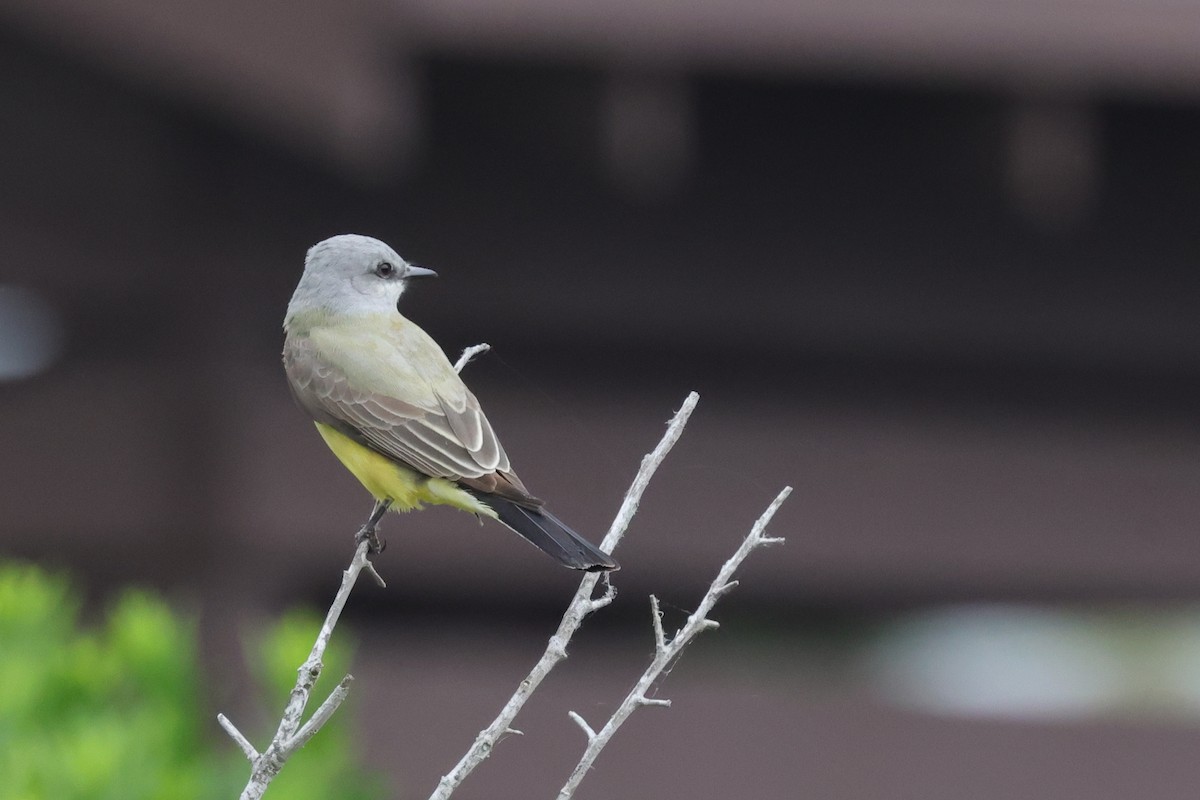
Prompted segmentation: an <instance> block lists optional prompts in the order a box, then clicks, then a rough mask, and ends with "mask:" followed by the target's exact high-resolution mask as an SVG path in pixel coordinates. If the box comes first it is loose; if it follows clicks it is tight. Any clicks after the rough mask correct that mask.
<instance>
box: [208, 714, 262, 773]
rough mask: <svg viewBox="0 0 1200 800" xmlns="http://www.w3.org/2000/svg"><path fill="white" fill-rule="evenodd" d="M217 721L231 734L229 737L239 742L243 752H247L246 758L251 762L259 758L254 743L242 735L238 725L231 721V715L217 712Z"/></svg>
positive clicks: (238, 744)
mask: <svg viewBox="0 0 1200 800" xmlns="http://www.w3.org/2000/svg"><path fill="white" fill-rule="evenodd" d="M217 722H219V723H220V725H221V727H222V728H224V729H225V732H226V733H228V734H229V738H230V739H233V741H234V742H236V743H237V746H238V747H240V748H242V752H243V753H245V754H246V758H248V759H249V760H250V762H251V763H253V762H254V761H256V760H258V751H257V750H255V749H254V745H252V744H250V740H249V739H247V738H246V737H245V736H243V735H242V732H241V731H239V730H238V729H237V726H236V725H234V724H233V723H232V722H230V721H229V717H227V716H225V715H224V714H217Z"/></svg>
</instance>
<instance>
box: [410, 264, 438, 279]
mask: <svg viewBox="0 0 1200 800" xmlns="http://www.w3.org/2000/svg"><path fill="white" fill-rule="evenodd" d="M404 277H406V278H436V277H437V273H436V272H434V271H433V270H431V269H426V268H425V267H418V266H416V265H415V264H409V265H408V270H407V271H406V272H405V273H404Z"/></svg>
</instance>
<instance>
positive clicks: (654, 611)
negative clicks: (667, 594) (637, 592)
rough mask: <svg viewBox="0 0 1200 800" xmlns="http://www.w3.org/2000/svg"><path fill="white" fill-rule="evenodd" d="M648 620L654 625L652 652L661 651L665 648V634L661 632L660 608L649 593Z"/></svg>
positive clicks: (656, 600) (655, 599) (655, 598)
mask: <svg viewBox="0 0 1200 800" xmlns="http://www.w3.org/2000/svg"><path fill="white" fill-rule="evenodd" d="M650 622H651V623H652V624H653V625H654V652H656V653H661V652H662V651H663V650H666V649H667V636H666V634H665V633H663V626H662V610H661V609H660V608H659V607H658V598H657V597H655V596H654V595H650Z"/></svg>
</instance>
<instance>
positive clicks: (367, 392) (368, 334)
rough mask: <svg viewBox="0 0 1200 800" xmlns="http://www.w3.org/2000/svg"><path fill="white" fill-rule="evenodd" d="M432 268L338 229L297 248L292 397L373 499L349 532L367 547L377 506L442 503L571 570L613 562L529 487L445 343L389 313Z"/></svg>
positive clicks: (289, 350) (374, 535) (374, 548)
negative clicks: (502, 529)
mask: <svg viewBox="0 0 1200 800" xmlns="http://www.w3.org/2000/svg"><path fill="white" fill-rule="evenodd" d="M436 275H437V273H436V272H434V271H433V270H431V269H427V268H425V267H421V266H417V265H415V264H410V263H408V262H407V261H405V260H404V259H403V258H401V257H400V256H399V255H398V254H397V253H396V251H395V250H393V249H392V248H391V247H390V246H388V245H387V244H385V243H384V242H382V241H380V240H379V239H375V238H372V237H370V236H362V235H358V234H342V235H339V236H333V237H331V238H328V239H325V240H324V241H321V242H319V243H317V244H316V245H314V246H313V247H311V248H310V249H309V250H308V254H307V257H306V258H305V261H304V271H303V273H302V274H301V276H300V281H299V283H298V284H297V285H296V290H295V292H294V293H293V294H292V298H291V301H290V302H289V303H288V307H287V313H286V316H285V317H284V324H283V328H284V345H283V366H284V372H285V373H286V375H287V380H288V385H289V386H290V388H291V391H292V395H293V396H294V398H295V399H296V401H297V404H298V405H299V406H300V408H302V409H303V410H304V411H306V412H307V413H308V415H309V416H310V417H311V418H312V420H313V422H314V423H315V424H316V428H317V431H318V432H319V433H320V435H321V438H322V439H324V441H325V444H327V445H328V446H329V449H330V450H332V451H333V454H334V455H335V456H336V457H337V458H338V459H339V460H340V461H341V463H342V464H343V465H344V466H345V467H346V469H348V470H349V471H350V472H351V473H352V474H353V475H354V477H355V478H357V479H358V481H359V482H360V483H361V484H362V485H363V487H364V488H366V489H367V491H368V492H370V494H371V495H372V497H373V498H374V500H375V504H374V506H373V507H372V509H371V513H370V516H369V517H368V518H367V521H366V523H365V524H364V525H363V526H362V527H361V528H360V529H359V530H358V532H357V534H356V539H357V541H359V542H362V541H367V542H368V543H369V549H370V551H371V552H378V551H380V550H382V549H383V546H384V541H383V539H382V538H381V537H380V535H379V532H378V525H379V522H380V520H381V519H382V518H383V516H384V514H385V513H387V512H388V511H389V510H392V511H409V510H414V509H420V508H422V507H423V506H424V505H425V504H433V505H447V506H452V507H454V508H457V509H461V510H463V511H468V512H471V513H473V514H475V515H476V516H478V517H479V518H480V519H481V520H482V519H483V518H485V517H486V518H491V519H494V520H497V521H499V522H500V523H502V524H503V525H505V526H507V527H508V528H510V529H512V530H513V531H515V532H517V533H518V534H520V535H521V536H522V537H524V538H525V539H526V540H527V541H528V542H530V543H531V544H533V545H535V546H536V547H538V548H539V549H540V550H542V551H543V552H545V553H547V554H548V555H550V556H552V557H553V558H554V559H556V560H557V561H558V562H559V563H560V564H563V565H564V566H567V567H570V568H572V569H578V570H586V571H589V572H598V571H608V570H616V569H619V565H618V563H617V562H616V560H615V559H613V557H612V556H611V555H609V554H608V553H605V552H603V551H601V550H600V549H599V548H598V547H596V546H595V545H593V544H591V543H590V542H589V541H588V540H587V539H585V538H584V537H582V536H581V535H579V534H578V533H576V532H575V531H574V530H572V529H571V528H570V527H569V526H568V525H566V524H565V523H564V522H562V521H561V520H560V519H559V518H558V517H556V516H554V515H553V514H551V513H550V511H549V510H547V509H546V504H545V503H544V502H543V501H542V500H540V499H538V498H537V497H535V496H533V495H532V494H530V492H529V490H528V489H526V488H525V484H524V483H522V482H521V479H520V478H519V477H517V473H516V472H515V471H514V470H513V468H512V465H511V464H510V463H509V459H508V455H507V454H506V453H505V451H504V448H503V446H501V444H500V440H499V439H498V438H497V436H496V433H495V431H494V430H493V428H492V425H491V423H490V422H489V421H488V418H487V417H486V416H485V415H484V413H483V409H482V408H481V407H480V405H479V400H478V399H477V398H476V397H475V395H474V394H473V393H472V392H471V390H470V389H468V388H467V386H466V384H464V383H463V381H462V379H461V378H460V377H459V375H458V372H456V371H455V369H454V367H453V366H452V365H451V363H450V361H449V359H448V358H447V357H446V354H445V352H443V350H442V348H441V347H440V346H439V345H438V344H437V343H436V342H435V341H434V340H433V338H432V337H431V336H429V334H427V333H426V332H425V331H423V330H422V329H421V328H420V327H419V326H418V325H417V324H416V323H414V322H412V321H411V320H409V319H408V318H407V317H405V316H403V315H402V314H401V313H400V310H399V301H400V298H401V296H402V295H404V293H405V291H406V289H407V288H408V285H409V282H410V281H412V280H415V279H418V278H428V277H434V276H436Z"/></svg>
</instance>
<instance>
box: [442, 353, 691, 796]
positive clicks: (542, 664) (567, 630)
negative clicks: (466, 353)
mask: <svg viewBox="0 0 1200 800" xmlns="http://www.w3.org/2000/svg"><path fill="white" fill-rule="evenodd" d="M460 360H461V359H460ZM699 400H700V395H698V394H696V393H695V392H692V393H691V394H689V395H688V396H687V399H685V400H684V401H683V406H682V407H681V408H680V409H679V411H677V412H676V413H675V416H674V417H673V418H672V419H671V421H670V422H669V423H668V425H667V431H666V433H665V434H664V435H663V438H662V440H661V441H660V442H659V443H658V446H657V447H655V448H654V450H653V451H651V452H650V453H649V454H647V455H646V457H645V458H643V459H642V464H641V468H640V469H639V470H638V473H637V475H636V476H634V479H633V484H632V485H631V486H630V487H629V491H628V492H626V493H625V499H624V501H622V503H621V508H620V510H618V511H617V516H616V517H615V518H614V519H613V522H612V525H611V526H609V529H608V533H607V534H606V535H605V537H604V540H603V541H602V542H601V543H600V549H601V550H604V551H605V552H607V553H611V552H613V550H615V549H616V547H617V545H618V544H619V543H620V541H621V537H622V536H624V535H625V529H626V528H627V527H629V523H630V521H631V520H632V519H633V515H634V514H636V513H637V510H638V505H639V504H640V503H641V499H642V494H643V493H644V492H645V491H646V487H647V486H648V485H649V483H650V479H651V478H652V477H653V476H654V473H655V471H656V470H657V469H658V466H659V464H661V463H662V462H663V459H665V458H666V457H667V453H669V452H671V448H672V447H674V446H675V443H676V442H677V441H679V437H680V435H681V434H682V433H683V428H684V426H685V425H686V424H687V421H688V418H689V417H690V416H691V414H692V410H693V409H695V407H696V403H697V402H699ZM604 575H605V577H604V581H605V592H604V594H603V595H601V596H600V597H593V595H594V594H595V589H596V583H597V582H598V581H599V580H600V579H601V577H600V576H601V573H597V572H592V573H589V574H587V575H585V576H584V578H583V580H582V581H580V583H579V588H578V589H577V590H576V591H575V597H574V598H573V599H572V600H571V603H570V605H568V606H567V610H566V613H564V614H563V618H562V621H561V622H560V623H559V625H558V630H557V631H555V633H554V635H553V636H551V637H550V642H549V644H548V645H547V646H546V650H545V652H544V653H543V654H542V657H541V658H540V659H538V662H537V663H536V664H535V665H534V666H533V669H532V670H530V672H529V674H528V675H527V676H526V677H525V679H524V680H523V681H521V683H520V685H519V686H518V687H517V690H516V692H515V693H513V696H512V697H511V698H509V700H508V702H507V703H506V704H505V706H504V708H503V709H501V711H500V714H499V715H498V716H497V717H496V719H494V720H493V721H492V723H491V724H490V725H488V726H487V727H486V728H484V729H483V730H482V731H480V733H479V735H478V736H477V737H475V742H474V743H473V744H472V745H471V747H470V748H469V749H468V750H467V752H466V753H465V754H464V755H463V757H462V758H461V759H460V760H459V762H458V763H457V764H455V765H454V768H453V769H451V770H450V771H449V772H448V773H446V774H445V775H444V776H443V777H442V779H441V780H440V781H438V785H437V788H436V789H435V790H434V792H433V794H431V795H430V800H446V798H448V797H450V795H451V794H453V793H454V791H455V790H456V789H457V788H458V787H459V785H461V784H462V782H463V781H464V780H465V779H466V777H467V776H468V775H470V774H471V772H472V771H474V769H475V768H476V767H477V766H479V765H480V764H482V763H483V761H484V759H486V758H487V757H488V756H489V755H491V753H492V751H493V750H494V749H495V746H496V743H497V742H498V741H499V740H500V737H501V736H502V735H503V733H504V731H506V730H508V729H509V728H510V727H511V725H512V722H513V720H514V719H516V717H517V714H519V713H520V711H521V708H522V707H524V705H525V702H526V701H527V700H528V699H529V697H530V695H532V694H533V692H534V691H535V690H536V689H537V688H538V686H540V685H541V683H542V681H543V680H544V679H545V678H546V676H547V675H548V674H550V671H551V670H552V669H554V667H555V665H557V664H558V662H560V661H562V660H563V659H564V658H566V657H567V643H568V642H569V641H570V640H571V636H572V635H574V633H575V631H576V630H578V629H579V626H580V625H581V624H583V620H584V618H585V617H587V615H588V614H590V613H591V612H593V611H595V610H596V609H598V608H601V607H603V606H604V605H607V604H608V602H610V601H611V600H612V597H613V594H614V589H613V587H612V585H611V583H610V582H609V578H608V576H607V573H605V574H604Z"/></svg>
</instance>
